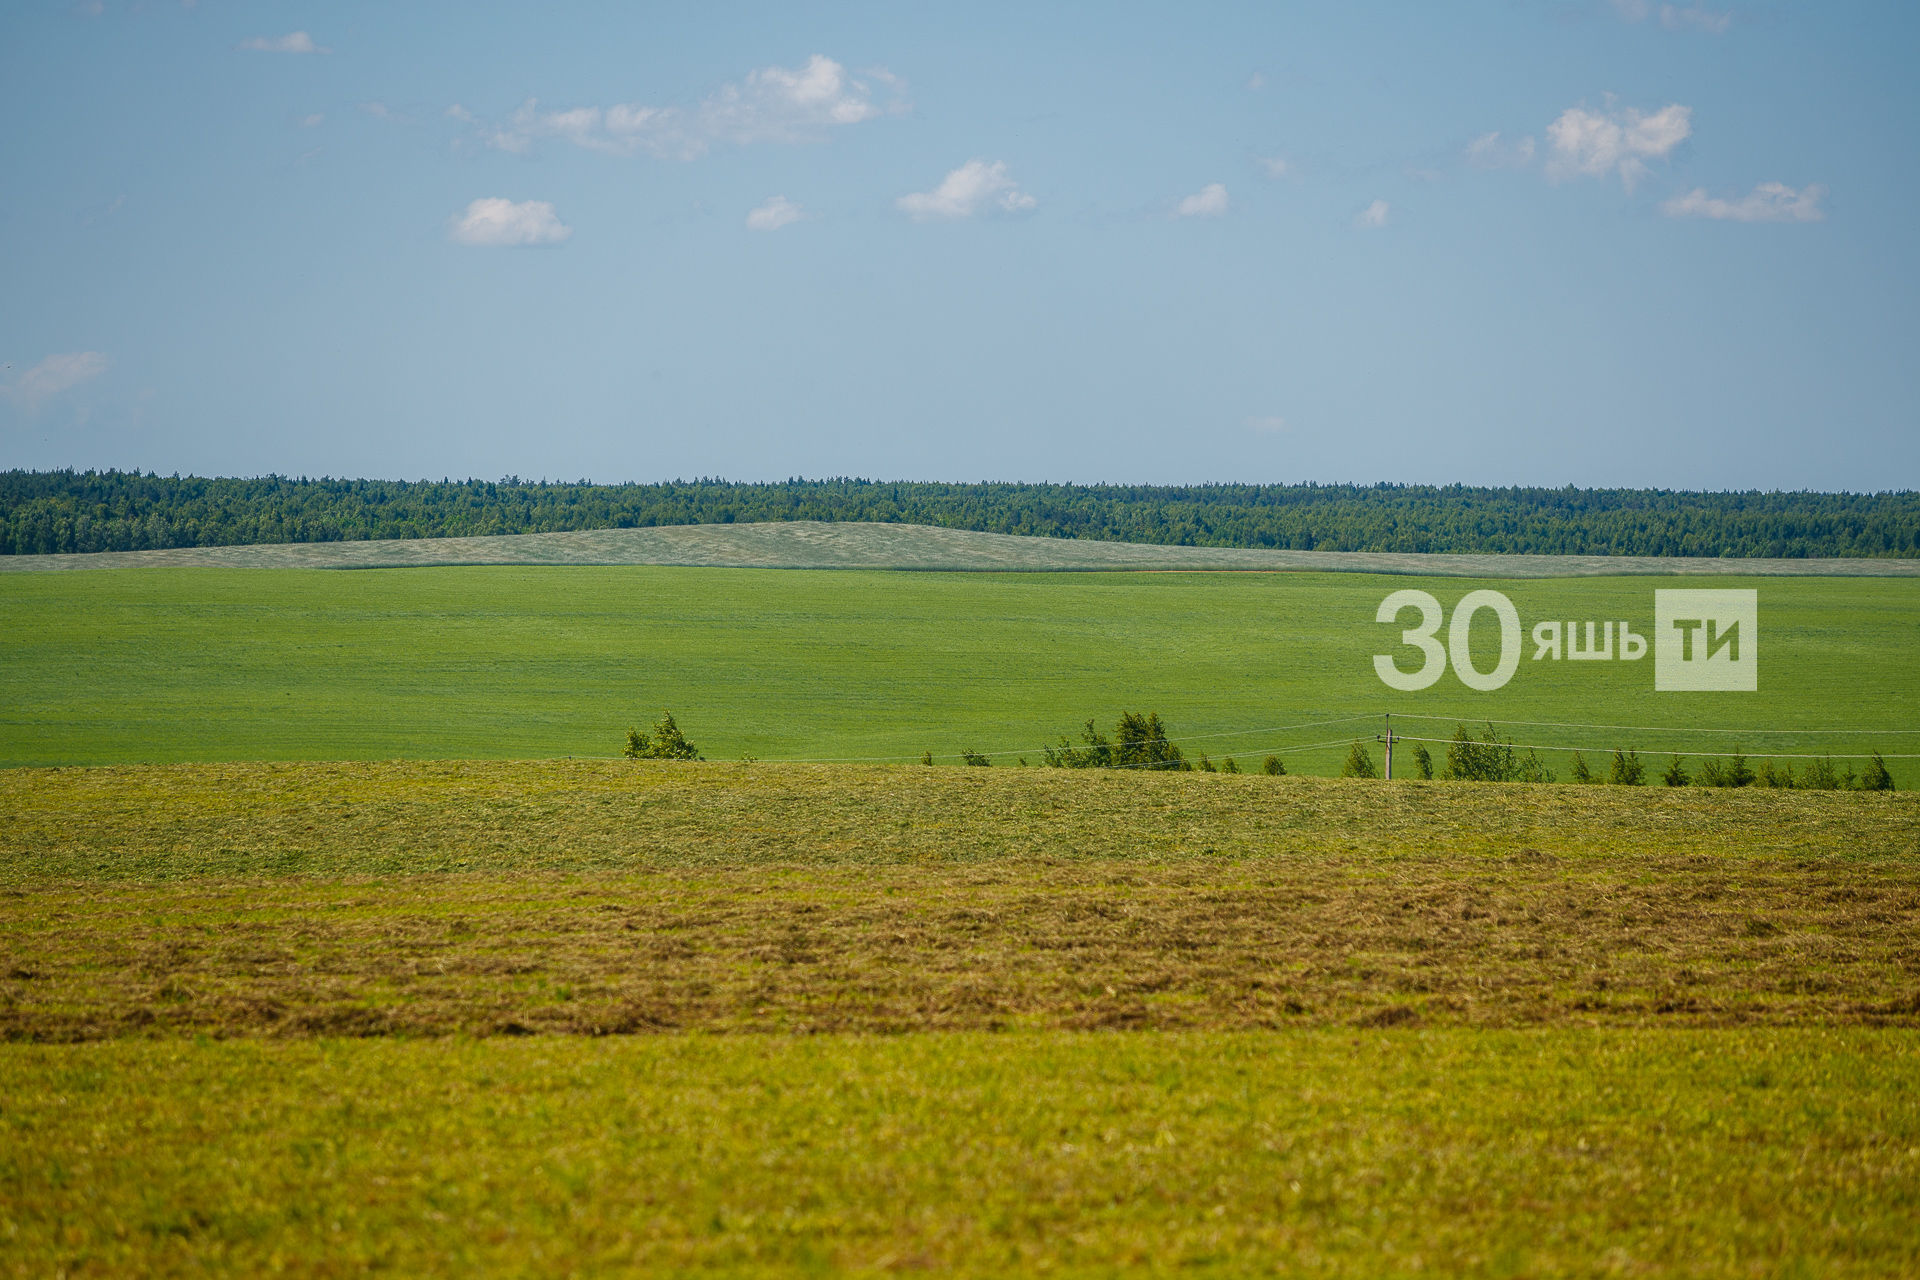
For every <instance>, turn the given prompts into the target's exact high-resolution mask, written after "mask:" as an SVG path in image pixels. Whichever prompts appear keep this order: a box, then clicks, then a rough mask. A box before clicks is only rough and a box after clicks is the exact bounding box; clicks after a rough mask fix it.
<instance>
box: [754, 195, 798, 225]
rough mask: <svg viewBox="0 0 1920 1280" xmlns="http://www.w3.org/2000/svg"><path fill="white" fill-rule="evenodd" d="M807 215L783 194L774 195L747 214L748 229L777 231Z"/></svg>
mask: <svg viewBox="0 0 1920 1280" xmlns="http://www.w3.org/2000/svg"><path fill="white" fill-rule="evenodd" d="M806 216H807V215H806V214H805V213H804V212H803V211H802V210H801V208H800V206H799V205H797V204H795V203H794V202H793V201H791V200H789V199H787V198H786V197H785V196H774V197H773V198H772V199H770V200H768V201H767V202H766V203H765V204H763V205H761V206H760V207H759V208H758V209H755V210H754V211H753V212H751V213H749V214H748V215H747V229H748V230H749V231H778V230H779V229H780V228H782V227H784V226H787V225H788V224H789V223H794V222H798V221H800V219H802V218H804V217H806Z"/></svg>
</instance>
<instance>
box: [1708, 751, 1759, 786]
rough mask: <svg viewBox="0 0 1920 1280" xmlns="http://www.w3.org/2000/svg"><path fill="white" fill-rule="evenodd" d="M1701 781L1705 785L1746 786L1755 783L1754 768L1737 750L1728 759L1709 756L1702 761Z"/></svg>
mask: <svg viewBox="0 0 1920 1280" xmlns="http://www.w3.org/2000/svg"><path fill="white" fill-rule="evenodd" d="M1699 783H1700V785H1701V786H1703V787H1745V786H1751V785H1752V783H1753V770H1752V769H1750V768H1748V767H1747V758H1746V757H1745V756H1744V755H1741V754H1739V753H1738V752H1735V753H1734V754H1733V755H1731V756H1728V757H1727V758H1726V759H1724V760H1721V759H1719V758H1717V757H1713V756H1709V757H1708V758H1707V759H1705V760H1703V761H1701V762H1700V774H1699Z"/></svg>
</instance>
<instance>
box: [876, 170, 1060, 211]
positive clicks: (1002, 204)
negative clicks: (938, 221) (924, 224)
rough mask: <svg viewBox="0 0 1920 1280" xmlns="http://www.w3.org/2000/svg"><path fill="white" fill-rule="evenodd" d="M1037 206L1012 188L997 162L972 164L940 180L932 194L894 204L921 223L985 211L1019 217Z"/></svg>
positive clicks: (1011, 182) (912, 196) (1031, 199)
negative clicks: (1018, 215) (1021, 213)
mask: <svg viewBox="0 0 1920 1280" xmlns="http://www.w3.org/2000/svg"><path fill="white" fill-rule="evenodd" d="M1036 203H1038V202H1037V201H1035V200H1034V198H1033V197H1032V196H1030V195H1028V194H1027V193H1026V192H1024V191H1022V190H1020V188H1018V187H1016V186H1015V185H1014V184H1013V179H1012V178H1009V177H1008V176H1007V166H1006V165H1005V164H1003V163H1002V162H1000V161H998V160H996V161H994V162H993V163H992V164H988V163H987V162H986V161H985V160H969V161H967V162H966V163H965V164H963V165H961V166H960V167H959V168H958V169H955V170H954V171H953V172H952V173H949V174H948V175H947V176H946V177H944V178H942V179H941V180H940V185H939V186H937V187H935V188H934V189H933V190H931V191H922V192H917V193H915V194H913V195H905V196H901V197H900V198H899V199H898V200H896V201H894V204H896V205H898V206H899V207H900V210H901V211H902V212H903V213H906V214H909V215H911V216H912V217H913V218H914V219H916V220H918V221H925V220H927V219H929V218H970V217H972V216H973V215H974V214H976V213H978V212H979V211H980V210H981V209H983V208H989V207H991V208H995V209H999V210H1000V211H1001V212H1003V213H1020V212H1022V211H1024V210H1027V209H1031V208H1033V207H1034V205H1035V204H1036Z"/></svg>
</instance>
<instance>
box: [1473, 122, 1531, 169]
mask: <svg viewBox="0 0 1920 1280" xmlns="http://www.w3.org/2000/svg"><path fill="white" fill-rule="evenodd" d="M1533 152H1534V145H1533V135H1531V134H1528V135H1527V136H1526V137H1524V138H1520V139H1517V140H1515V141H1513V142H1508V141H1506V140H1505V139H1503V138H1502V137H1501V136H1500V134H1499V133H1498V132H1497V131H1496V132H1494V133H1483V134H1481V135H1480V136H1479V137H1477V138H1475V139H1474V140H1473V141H1472V142H1469V143H1468V144H1467V163H1468V164H1471V165H1473V166H1474V167H1475V168H1477V169H1524V168H1526V167H1527V166H1528V165H1530V164H1532V163H1533Z"/></svg>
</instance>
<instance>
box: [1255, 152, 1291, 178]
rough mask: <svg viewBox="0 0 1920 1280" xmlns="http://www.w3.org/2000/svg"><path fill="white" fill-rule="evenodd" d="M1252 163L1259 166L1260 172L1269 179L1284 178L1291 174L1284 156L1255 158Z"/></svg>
mask: <svg viewBox="0 0 1920 1280" xmlns="http://www.w3.org/2000/svg"><path fill="white" fill-rule="evenodd" d="M1253 162H1254V163H1255V164H1256V165H1259V166H1260V172H1262V173H1264V174H1266V175H1267V176H1268V177H1269V178H1284V177H1286V176H1287V174H1289V173H1290V172H1292V168H1291V167H1290V166H1289V165H1288V164H1287V161H1286V157H1284V156H1255V157H1254V161H1253Z"/></svg>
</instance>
